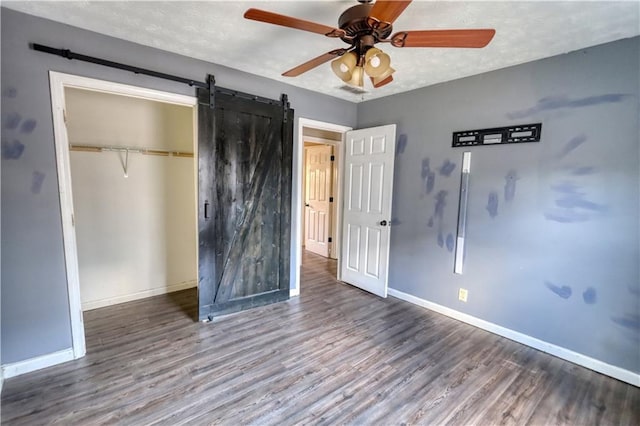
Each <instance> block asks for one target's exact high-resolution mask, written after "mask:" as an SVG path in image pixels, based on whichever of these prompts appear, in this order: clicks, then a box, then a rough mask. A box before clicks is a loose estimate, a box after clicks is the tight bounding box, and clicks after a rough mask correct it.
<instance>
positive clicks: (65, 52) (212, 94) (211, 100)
mask: <svg viewBox="0 0 640 426" xmlns="http://www.w3.org/2000/svg"><path fill="white" fill-rule="evenodd" d="M31 48H32V49H33V50H36V51H38V52H44V53H50V54H52V55H57V56H62V57H63V58H67V59H69V60H72V59H75V60H78V61H84V62H90V63H92V64H97V65H103V66H105V67H111V68H117V69H120V70H124V71H130V72H132V73H134V74H144V75H149V76H151V77H156V78H162V79H165V80H171V81H177V82H178V83H183V84H188V85H189V86H192V87H197V88H200V89H204V90H207V91H208V92H209V96H208V100H207V101H206V102H207V103H208V104H209V107H210V108H212V109H213V108H215V101H216V93H224V94H227V95H231V96H237V97H241V98H245V99H252V100H254V101H258V102H262V103H267V104H270V105H280V104H281V101H278V100H274V99H268V98H263V97H260V96H255V95H251V94H248V93H243V92H238V91H236V90H230V89H225V88H223V87H216V85H215V84H216V80H215V78H214V76H213V75H211V74H209V75H208V76H207V81H206V82H201V81H195V80H192V79H190V78H184V77H179V76H176V75H171V74H166V73H163V72H158V71H154V70H150V69H147V68H140V67H136V66H133V65H127V64H122V63H120V62H114V61H109V60H107V59H102V58H96V57H95V56H89V55H83V54H82V53H76V52H72V51H71V50H69V49H57V48H55V47H51V46H45V45H43V44H38V43H31ZM285 96H286V95H285Z"/></svg>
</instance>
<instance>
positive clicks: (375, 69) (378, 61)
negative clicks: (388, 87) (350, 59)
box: [364, 47, 391, 77]
mask: <svg viewBox="0 0 640 426" xmlns="http://www.w3.org/2000/svg"><path fill="white" fill-rule="evenodd" d="M364 59H365V63H364V70H365V71H366V72H367V75H368V76H369V77H379V76H381V75H383V74H384V73H386V72H387V71H388V70H389V68H391V57H389V55H387V54H386V53H384V52H383V51H382V50H380V49H378V48H375V47H372V48H371V49H369V50H367V53H366V54H365V56H364Z"/></svg>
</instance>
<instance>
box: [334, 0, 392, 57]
mask: <svg viewBox="0 0 640 426" xmlns="http://www.w3.org/2000/svg"><path fill="white" fill-rule="evenodd" d="M372 7H373V6H372V5H371V4H359V5H357V6H353V7H350V8H349V9H347V10H345V11H344V12H343V13H342V15H340V18H339V19H338V26H339V27H340V29H342V30H344V31H345V33H346V37H342V40H343V41H344V42H345V43H348V44H354V40H359V39H360V38H361V37H363V36H367V35H371V36H373V43H371V45H370V46H366V47H371V46H373V44H375V43H377V42H378V41H380V40H384V39H386V38H387V37H389V35H390V34H391V31H392V30H393V27H392V26H391V24H389V23H386V22H381V23H380V24H381V25H371V22H370V19H369V12H370V11H371V8H372ZM374 24H375V22H374ZM355 44H356V45H357V46H359V45H360V43H359V42H358V43H355Z"/></svg>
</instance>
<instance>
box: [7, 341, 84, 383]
mask: <svg viewBox="0 0 640 426" xmlns="http://www.w3.org/2000/svg"><path fill="white" fill-rule="evenodd" d="M73 359H74V357H73V349H72V348H69V349H64V350H62V351H58V352H54V353H51V354H47V355H42V356H37V357H35V358H29V359H25V360H24V361H18V362H13V363H11V364H6V365H3V366H2V375H3V376H4V378H6V379H9V378H11V377H15V376H19V375H21V374H26V373H31V372H32V371H36V370H40V369H41V368H46V367H51V366H52V365H56V364H61V363H63V362H67V361H72V360H73Z"/></svg>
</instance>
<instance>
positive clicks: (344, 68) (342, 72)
mask: <svg viewBox="0 0 640 426" xmlns="http://www.w3.org/2000/svg"><path fill="white" fill-rule="evenodd" d="M357 62H358V55H356V54H355V53H354V52H347V53H345V54H344V55H342V56H340V57H339V58H337V59H334V60H333V61H331V69H332V70H333V72H334V74H335V75H337V76H338V77H339V78H340V80H342V81H344V82H345V83H348V82H349V81H350V80H351V79H352V78H353V70H354V69H355V68H356V63H357Z"/></svg>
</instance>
